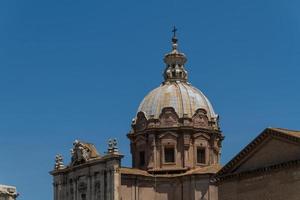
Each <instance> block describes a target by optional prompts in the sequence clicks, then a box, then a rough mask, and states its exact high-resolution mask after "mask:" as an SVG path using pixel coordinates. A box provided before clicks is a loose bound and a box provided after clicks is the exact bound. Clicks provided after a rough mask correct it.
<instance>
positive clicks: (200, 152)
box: [197, 147, 206, 164]
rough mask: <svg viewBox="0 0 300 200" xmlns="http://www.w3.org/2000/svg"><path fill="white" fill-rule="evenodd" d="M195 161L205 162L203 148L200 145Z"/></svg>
mask: <svg viewBox="0 0 300 200" xmlns="http://www.w3.org/2000/svg"><path fill="white" fill-rule="evenodd" d="M197 163H198V164H205V163H206V161H205V149H204V148H202V147H198V148H197Z"/></svg>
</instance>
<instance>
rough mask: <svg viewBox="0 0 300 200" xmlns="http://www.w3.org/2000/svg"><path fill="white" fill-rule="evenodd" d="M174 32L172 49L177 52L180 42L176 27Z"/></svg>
mask: <svg viewBox="0 0 300 200" xmlns="http://www.w3.org/2000/svg"><path fill="white" fill-rule="evenodd" d="M172 32H173V37H172V43H173V44H172V47H173V50H175V49H176V48H177V41H178V39H177V38H176V32H177V28H176V26H174V27H173V30H172Z"/></svg>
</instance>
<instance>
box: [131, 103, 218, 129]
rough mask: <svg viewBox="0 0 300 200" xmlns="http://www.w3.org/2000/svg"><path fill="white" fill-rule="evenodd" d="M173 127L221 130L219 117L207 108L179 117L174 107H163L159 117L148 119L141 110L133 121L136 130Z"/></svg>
mask: <svg viewBox="0 0 300 200" xmlns="http://www.w3.org/2000/svg"><path fill="white" fill-rule="evenodd" d="M172 127H190V128H204V129H211V130H219V127H218V119H217V118H211V119H209V118H208V116H207V111H206V110H205V109H201V108H199V109H197V110H196V111H195V113H194V115H193V116H192V117H189V116H188V115H187V114H184V115H183V116H182V117H179V116H178V114H177V113H176V111H175V109H174V108H173V107H166V108H163V109H162V111H161V114H160V115H159V118H157V119H155V118H154V116H153V115H152V116H150V117H149V118H148V119H147V117H146V115H145V113H144V112H141V111H140V112H139V113H138V114H137V117H136V119H134V120H133V122H132V128H133V131H134V132H140V131H144V130H145V129H151V128H172Z"/></svg>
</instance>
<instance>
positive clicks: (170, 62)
mask: <svg viewBox="0 0 300 200" xmlns="http://www.w3.org/2000/svg"><path fill="white" fill-rule="evenodd" d="M186 61H187V58H186V56H185V55H184V54H183V53H181V52H179V50H178V40H177V38H176V35H175V32H174V36H173V38H172V50H171V52H169V53H168V54H166V55H165V57H164V63H165V65H166V67H165V70H164V73H163V76H164V81H163V83H162V84H161V85H160V86H159V87H157V88H155V89H154V90H152V91H151V92H150V93H149V94H148V95H146V96H145V98H144V99H143V101H142V102H141V103H140V106H139V108H138V111H137V114H136V116H135V118H134V119H133V121H132V124H131V130H130V132H129V133H128V134H127V136H128V139H129V140H130V149H131V155H132V167H131V168H128V167H122V165H121V160H122V158H123V155H122V154H120V152H119V151H118V146H117V141H116V140H110V141H109V142H108V148H107V152H106V153H105V154H104V155H100V154H99V153H98V151H97V150H96V148H95V146H94V145H93V144H91V143H86V142H82V141H75V142H74V143H73V148H72V151H71V155H72V157H71V162H70V163H69V164H67V165H64V163H63V159H62V156H61V155H57V156H56V162H55V168H54V170H53V171H51V174H52V176H53V188H54V189H53V190H54V200H184V199H187V200H217V199H224V200H227V199H245V198H231V195H234V194H235V193H236V192H237V191H236V190H233V189H232V188H231V185H229V186H228V184H229V183H228V182H227V180H229V179H227V177H229V175H228V176H227V174H232V173H233V171H230V170H231V169H232V168H230V167H228V165H230V166H231V165H232V164H230V163H229V164H227V165H226V166H224V168H222V167H221V165H220V156H221V147H222V140H223V139H224V136H223V134H222V132H221V129H220V127H219V117H218V115H217V114H216V113H215V112H214V109H213V107H212V105H211V103H210V102H209V100H208V99H207V97H206V96H205V95H204V94H203V93H202V92H201V91H200V90H199V89H197V88H196V87H194V86H193V85H192V84H191V83H189V82H188V72H187V70H186V69H185V63H186ZM298 147H299V146H298ZM299 155H300V154H297V156H298V158H299ZM297 156H296V157H297ZM221 168H222V169H221ZM225 177H226V178H225ZM230 180H232V179H230ZM230 184H231V183H230ZM232 184H237V185H238V183H237V182H235V183H232ZM236 187H237V186H236ZM218 188H219V189H218ZM218 190H219V192H218ZM298 191H300V190H298ZM250 199H251V198H250ZM258 199H259V198H258Z"/></svg>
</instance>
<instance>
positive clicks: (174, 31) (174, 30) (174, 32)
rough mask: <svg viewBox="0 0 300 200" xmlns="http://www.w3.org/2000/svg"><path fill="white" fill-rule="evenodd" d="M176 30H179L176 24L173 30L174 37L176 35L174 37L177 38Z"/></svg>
mask: <svg viewBox="0 0 300 200" xmlns="http://www.w3.org/2000/svg"><path fill="white" fill-rule="evenodd" d="M176 31H177V28H176V27H175V26H174V27H173V30H172V32H173V37H174V38H176Z"/></svg>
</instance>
